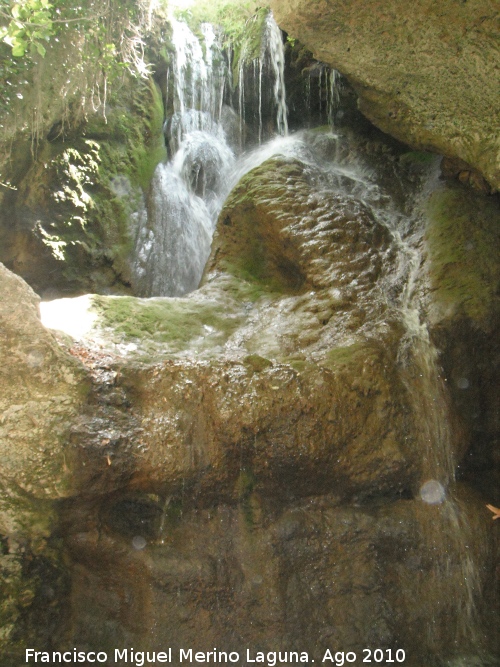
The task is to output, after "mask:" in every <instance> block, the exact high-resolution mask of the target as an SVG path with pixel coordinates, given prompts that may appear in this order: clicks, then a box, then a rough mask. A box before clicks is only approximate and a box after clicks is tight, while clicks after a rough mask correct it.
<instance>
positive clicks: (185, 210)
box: [133, 13, 288, 296]
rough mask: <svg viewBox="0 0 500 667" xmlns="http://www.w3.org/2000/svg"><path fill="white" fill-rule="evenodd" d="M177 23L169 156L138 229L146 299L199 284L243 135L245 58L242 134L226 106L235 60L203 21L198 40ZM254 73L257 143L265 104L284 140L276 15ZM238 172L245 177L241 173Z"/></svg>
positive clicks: (137, 266) (138, 273) (138, 268)
mask: <svg viewBox="0 0 500 667" xmlns="http://www.w3.org/2000/svg"><path fill="white" fill-rule="evenodd" d="M171 25H172V44H173V46H174V49H175V55H174V59H173V65H172V70H171V73H170V81H171V84H172V85H171V89H172V100H171V107H172V109H173V113H172V114H171V116H170V117H169V118H168V119H167V121H166V123H165V137H166V142H167V146H168V152H169V155H170V157H171V159H170V161H169V162H168V163H166V164H165V163H162V164H160V165H159V166H158V167H157V170H156V172H155V175H154V177H153V181H152V186H151V194H150V198H149V202H148V206H147V215H145V216H143V218H142V220H141V222H140V224H139V227H138V231H137V237H136V246H135V261H134V265H133V273H134V284H135V288H136V292H137V293H138V294H140V295H142V296H180V295H183V294H186V293H188V292H191V291H192V290H194V289H196V287H197V286H198V284H199V282H200V279H201V276H202V273H203V268H204V266H205V263H206V261H207V259H208V255H209V253H210V244H211V239H212V234H213V230H214V226H215V221H216V219H217V215H218V213H219V211H220V208H221V206H222V202H223V200H224V198H225V196H226V195H227V194H228V192H229V188H230V184H234V179H232V178H230V173H231V172H232V171H234V163H235V152H236V151H238V150H239V149H241V146H242V141H243V139H242V138H243V137H244V135H245V128H244V125H245V107H246V100H245V77H246V71H247V69H248V62H247V61H246V60H245V56H244V55H243V56H242V57H241V58H240V77H239V92H238V100H239V102H238V105H239V136H237V135H238V133H237V132H235V127H236V126H237V124H236V117H235V113H234V111H232V109H231V107H230V106H229V105H228V104H227V103H226V102H227V101H230V99H229V97H228V93H229V92H230V89H231V82H230V80H229V76H230V69H229V67H228V60H229V58H228V57H227V54H225V53H224V52H223V49H222V46H221V42H220V39H219V37H218V35H217V33H216V31H215V29H214V28H213V26H211V25H210V24H202V26H201V32H202V34H203V43H200V41H199V40H198V38H197V37H196V36H195V35H194V34H193V33H192V32H191V30H190V29H189V27H188V26H187V25H186V24H185V23H182V22H180V21H176V20H175V19H172V20H171ZM250 71H251V72H252V73H253V77H254V82H258V84H257V85H258V91H259V92H258V100H259V111H258V117H259V125H258V140H259V143H260V142H261V141H262V138H263V136H264V131H263V117H264V116H266V115H267V114H268V112H267V110H266V111H265V112H264V110H263V105H264V104H267V106H270V107H271V108H272V109H274V113H275V127H274V126H273V132H272V133H274V132H276V133H278V134H281V135H286V134H287V132H288V125H287V107H286V91H285V81H284V50H283V41H282V37H281V31H280V29H279V28H278V26H277V25H276V22H275V21H274V19H273V17H272V14H270V13H269V14H268V15H267V17H266V20H265V21H264V24H263V32H262V40H261V53H260V57H259V58H257V59H255V60H254V61H253V62H252V64H251V67H250ZM257 73H258V74H257ZM264 76H266V77H267V79H266V80H268V81H271V82H272V96H271V98H270V99H268V97H266V96H265V95H264V94H263V87H262V81H263V77H264ZM167 87H168V86H167ZM264 98H266V99H264ZM267 134H268V131H267V132H266V136H267ZM243 164H245V162H244V163H243ZM249 168H251V167H249ZM236 171H237V173H239V174H240V175H242V173H243V172H242V170H241V168H238V169H236Z"/></svg>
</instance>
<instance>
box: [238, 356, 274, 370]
mask: <svg viewBox="0 0 500 667" xmlns="http://www.w3.org/2000/svg"><path fill="white" fill-rule="evenodd" d="M243 363H244V364H245V366H247V367H248V368H249V369H250V370H251V371H253V372H254V373H260V372H261V371H263V370H265V369H266V368H269V367H270V366H272V365H273V362H272V361H269V359H265V358H264V357H261V356H260V355H258V354H249V355H248V356H247V357H245V358H244V359H243Z"/></svg>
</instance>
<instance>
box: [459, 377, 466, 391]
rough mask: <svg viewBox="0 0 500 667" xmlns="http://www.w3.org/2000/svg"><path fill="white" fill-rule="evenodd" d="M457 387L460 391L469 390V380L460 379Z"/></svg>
mask: <svg viewBox="0 0 500 667" xmlns="http://www.w3.org/2000/svg"><path fill="white" fill-rule="evenodd" d="M457 387H458V388H459V389H468V388H469V380H468V379H467V378H458V380H457Z"/></svg>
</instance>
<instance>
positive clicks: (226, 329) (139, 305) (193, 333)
mask: <svg viewBox="0 0 500 667" xmlns="http://www.w3.org/2000/svg"><path fill="white" fill-rule="evenodd" d="M93 306H94V310H95V311H97V312H98V313H99V315H100V317H101V326H102V327H104V328H107V329H109V330H111V332H112V334H114V335H115V337H118V338H122V339H124V340H137V339H139V340H146V341H147V339H149V340H152V341H154V342H157V343H164V344H168V346H169V347H170V348H171V349H172V350H173V351H176V350H180V349H183V348H185V347H186V346H188V344H189V343H190V342H192V341H193V340H194V339H197V338H198V337H210V338H211V339H212V340H213V341H214V343H216V344H219V343H220V342H222V341H224V340H226V339H227V337H228V336H229V335H230V334H231V333H232V332H233V331H234V330H235V329H236V328H237V327H238V326H239V324H240V323H241V316H239V315H237V314H231V312H228V307H227V306H228V304H227V303H226V304H222V303H218V302H216V301H199V300H198V301H197V300H194V299H181V298H179V299H174V298H172V299H170V298H156V299H147V300H146V299H136V298H134V297H101V296H96V297H95V298H94V303H93Z"/></svg>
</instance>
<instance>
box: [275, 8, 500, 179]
mask: <svg viewBox="0 0 500 667" xmlns="http://www.w3.org/2000/svg"><path fill="white" fill-rule="evenodd" d="M271 7H272V9H273V12H274V15H275V18H276V20H277V22H278V24H279V25H280V27H281V28H282V29H283V30H286V31H287V32H288V33H289V35H290V36H292V37H296V38H298V39H300V41H301V42H302V43H304V44H305V45H306V46H307V47H308V48H309V49H311V50H312V51H313V53H314V55H315V57H316V58H318V59H319V60H323V61H324V62H327V63H328V64H329V65H331V66H333V67H335V68H336V69H338V70H339V71H340V72H341V73H342V74H344V75H345V76H346V77H347V78H348V79H349V81H350V82H351V84H352V85H353V86H354V88H355V89H356V91H357V93H358V95H359V105H360V108H361V110H362V111H363V113H364V114H365V115H366V116H367V117H368V118H369V119H370V120H371V121H372V122H373V123H374V124H375V125H377V126H378V127H379V128H380V129H382V130H383V131H384V132H388V133H389V134H392V135H393V136H395V137H397V138H398V139H400V140H401V141H404V142H406V143H408V144H410V145H412V146H415V147H417V148H420V149H422V148H423V149H425V150H433V151H435V152H438V153H442V154H444V155H447V156H449V157H459V158H461V159H462V160H464V161H465V162H467V163H468V164H470V165H472V166H473V167H474V168H476V169H477V170H479V172H481V174H482V175H483V176H484V177H485V178H486V180H487V181H488V182H489V183H490V184H491V186H492V187H493V188H494V189H496V190H497V189H498V188H499V187H500V145H499V143H498V127H499V126H500V117H499V109H500V99H499V97H500V93H499V91H500V78H499V77H500V75H499V72H500V56H499V51H498V45H497V44H496V37H497V35H498V33H499V30H500V23H499V22H500V15H499V13H498V6H497V3H495V2H493V0H475V1H473V2H461V3H457V2H453V1H452V0H443V2H440V3H439V6H437V5H436V4H435V3H434V2H432V0H418V2H415V3H413V4H412V8H411V12H409V11H408V6H407V5H406V4H405V3H404V2H401V1H400V0H390V1H389V2H384V3H380V2H378V1H377V0H369V1H368V2H365V1H364V0H363V1H355V2H348V3H346V2H340V1H337V0H321V1H319V2H314V1H312V0H311V1H309V0H272V1H271Z"/></svg>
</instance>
